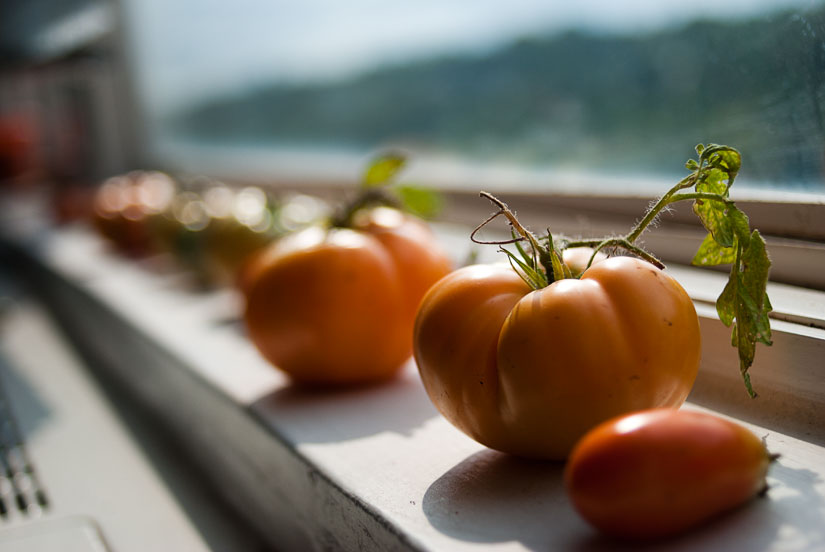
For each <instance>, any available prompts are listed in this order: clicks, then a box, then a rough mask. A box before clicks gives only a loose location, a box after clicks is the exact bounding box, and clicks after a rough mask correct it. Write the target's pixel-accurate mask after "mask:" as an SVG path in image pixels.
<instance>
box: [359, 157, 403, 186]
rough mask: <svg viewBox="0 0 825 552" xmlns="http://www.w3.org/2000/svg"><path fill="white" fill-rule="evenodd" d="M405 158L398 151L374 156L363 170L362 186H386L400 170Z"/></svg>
mask: <svg viewBox="0 0 825 552" xmlns="http://www.w3.org/2000/svg"><path fill="white" fill-rule="evenodd" d="M406 161H407V158H406V157H405V156H404V155H403V154H400V153H395V152H390V153H385V154H383V155H380V156H378V157H377V158H375V159H374V160H373V161H372V162H371V163H370V165H369V167H367V170H366V172H364V180H363V187H365V188H374V187H378V186H386V185H387V184H388V183H389V182H390V181H391V180H392V179H393V178H394V177H395V175H396V174H397V173H398V171H400V170H401V168H402V167H403V166H404V164H405V163H406Z"/></svg>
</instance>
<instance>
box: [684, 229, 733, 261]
mask: <svg viewBox="0 0 825 552" xmlns="http://www.w3.org/2000/svg"><path fill="white" fill-rule="evenodd" d="M735 259H736V249H734V248H733V247H723V246H721V245H719V243H718V242H717V241H716V240H715V239H713V234H708V235H707V236H705V239H704V241H702V245H700V246H699V250H698V251H697V252H696V255H695V256H694V257H693V260H692V261H691V262H690V263H691V264H693V265H696V266H716V265H720V264H730V263H732V262H734V260H735Z"/></svg>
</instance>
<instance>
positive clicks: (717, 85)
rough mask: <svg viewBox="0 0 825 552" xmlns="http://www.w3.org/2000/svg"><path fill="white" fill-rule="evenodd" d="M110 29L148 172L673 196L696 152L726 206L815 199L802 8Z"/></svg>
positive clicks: (821, 146)
mask: <svg viewBox="0 0 825 552" xmlns="http://www.w3.org/2000/svg"><path fill="white" fill-rule="evenodd" d="M126 11H127V15H128V22H129V25H130V28H131V36H132V39H133V44H134V50H135V53H136V60H137V69H138V75H139V87H140V91H141V93H142V97H143V100H144V108H145V110H146V113H147V120H148V121H149V136H150V139H151V140H150V143H151V144H152V146H153V149H154V150H155V151H158V152H170V151H176V150H175V149H174V148H176V147H178V148H181V149H180V151H185V150H184V149H183V148H184V147H185V148H189V150H188V151H192V150H194V149H201V150H203V149H207V150H208V151H215V152H218V153H221V152H222V153H226V154H228V153H230V152H233V151H234V152H240V151H246V152H258V153H263V154H264V155H266V154H268V153H269V152H293V153H295V154H298V153H303V152H326V153H328V154H330V155H332V154H336V155H348V154H352V155H359V156H363V155H364V154H365V153H366V152H370V151H374V150H376V149H378V148H381V147H385V146H389V145H394V146H402V147H406V148H408V149H410V150H412V151H413V152H420V154H421V155H430V156H440V157H447V158H461V159H465V160H469V161H470V162H474V163H485V164H504V165H514V166H519V167H527V168H531V169H532V168H536V169H538V168H540V169H542V170H546V171H557V172H559V173H565V174H566V173H587V174H591V175H607V176H615V175H644V177H645V178H639V179H637V180H635V182H638V183H642V182H644V181H645V179H646V178H647V179H649V178H650V177H655V178H659V177H667V178H671V177H678V176H679V175H680V174H683V172H682V171H681V168H682V166H683V163H684V162H685V160H686V159H687V157H688V156H689V155H690V154H691V153H692V150H693V146H694V145H695V144H697V143H699V142H717V143H725V144H729V145H732V146H734V147H737V148H739V149H740V150H741V151H742V152H743V154H744V161H745V166H744V169H743V173H742V175H741V181H742V183H741V184H739V185H738V186H739V187H741V186H743V185H747V186H753V187H763V188H764V187H768V188H770V187H773V188H775V187H780V188H782V189H785V190H794V191H802V192H814V193H821V192H823V191H825V178H824V177H823V173H824V167H825V4H824V3H823V2H820V1H811V0H800V1H793V0H784V1H779V0H749V1H746V0H738V1H730V2H722V3H720V2H716V1H711V0H692V1H690V2H681V1H679V2H661V0H634V1H627V2H612V1H604V2H597V1H595V0H586V1H585V0H582V1H579V2H561V1H542V0H510V1H508V2H494V1H491V0H480V1H478V0H477V1H473V2H470V1H444V0H422V1H419V2H404V3H395V2H379V1H377V0H350V1H348V2H337V1H334V0H306V1H302V2H278V1H264V0H260V1H255V0H235V1H233V2H221V1H216V0H208V1H203V0H197V1H196V0H181V1H177V2H166V1H164V0H131V1H129V2H127V4H126ZM310 169H311V167H307V170H310ZM607 176H606V177H607ZM606 181H607V180H606ZM629 181H634V180H628V179H627V178H622V179H617V180H616V182H621V183H622V186H627V183H628V182H629Z"/></svg>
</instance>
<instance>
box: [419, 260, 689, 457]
mask: <svg viewBox="0 0 825 552" xmlns="http://www.w3.org/2000/svg"><path fill="white" fill-rule="evenodd" d="M414 354H415V359H416V362H417V363H418V368H419V371H420V373H421V377H422V380H423V382H424V386H425V388H426V390H427V393H428V394H429V396H430V398H431V399H432V401H433V403H434V404H435V405H436V407H437V408H438V409H439V411H441V413H442V414H443V415H444V416H445V417H446V418H447V419H448V420H449V421H450V422H452V423H453V424H454V425H455V426H456V427H458V428H459V429H461V430H462V431H464V432H465V433H467V434H468V435H469V436H470V437H472V438H473V439H475V440H477V441H479V442H480V443H482V444H484V445H486V446H488V447H490V448H494V449H497V450H501V451H504V452H509V453H513V454H517V455H521V456H528V457H537V458H548V459H563V458H565V457H566V456H567V455H568V453H569V452H570V450H571V449H572V447H573V445H574V444H575V442H576V441H577V440H578V439H579V438H580V437H581V436H582V435H583V434H584V433H585V432H586V431H587V430H589V429H590V428H592V427H593V426H595V425H596V424H598V423H599V422H602V421H604V420H606V419H608V418H611V417H613V416H617V415H619V414H623V413H627V412H632V411H635V410H641V409H645V408H651V407H656V406H670V407H677V406H679V405H681V404H682V403H683V402H684V400H685V398H686V397H687V395H688V393H689V391H690V389H691V387H692V385H693V381H694V379H695V377H696V372H697V370H698V367H699V357H700V336H699V321H698V318H697V317H696V311H695V309H694V307H693V303H692V302H691V300H690V298H689V297H688V295H687V293H685V291H684V290H683V289H682V287H681V286H680V285H679V284H678V283H677V282H676V281H675V280H673V279H672V278H671V277H670V276H668V275H667V274H665V273H664V272H662V271H661V270H659V269H657V268H655V267H654V266H653V265H651V264H649V263H647V262H644V261H641V260H638V259H634V258H630V257H614V258H611V259H608V260H605V261H601V262H599V263H597V264H595V265H593V266H592V267H591V268H589V269H588V270H587V271H585V273H584V274H583V275H582V277H581V279H579V280H577V279H564V280H559V281H556V282H554V283H552V284H551V285H549V286H547V287H545V288H543V289H539V290H537V291H531V289H530V288H529V287H528V286H527V285H526V284H525V283H524V282H522V280H521V279H520V278H519V276H518V275H517V274H516V273H515V272H514V271H513V270H512V269H510V267H508V266H506V265H487V266H484V265H478V266H471V267H466V268H463V269H459V270H457V271H456V272H454V273H452V274H450V275H449V276H447V277H446V278H444V279H442V280H441V281H440V282H438V284H436V285H435V286H433V288H432V289H431V290H430V291H429V292H428V293H427V295H426V296H425V298H424V300H423V301H422V303H421V307H420V310H419V314H418V318H417V320H416V325H415V337H414Z"/></svg>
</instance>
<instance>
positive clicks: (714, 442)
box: [564, 409, 774, 540]
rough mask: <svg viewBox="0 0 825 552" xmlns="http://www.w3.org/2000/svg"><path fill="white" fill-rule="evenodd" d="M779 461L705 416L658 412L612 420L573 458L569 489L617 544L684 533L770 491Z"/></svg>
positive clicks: (740, 432)
mask: <svg viewBox="0 0 825 552" xmlns="http://www.w3.org/2000/svg"><path fill="white" fill-rule="evenodd" d="M773 458H774V457H772V456H771V455H770V454H769V453H768V451H767V449H766V448H765V445H764V444H763V443H762V441H761V440H760V439H759V438H758V437H757V436H756V435H754V434H753V433H751V432H750V431H748V430H747V429H745V428H744V427H742V426H740V425H738V424H735V423H733V422H730V421H728V420H725V419H723V418H720V417H718V416H714V415H712V414H706V413H703V412H697V411H690V410H672V409H652V410H646V411H642V412H638V413H636V414H630V415H627V416H622V417H618V418H614V419H612V420H608V421H606V422H604V423H602V424H601V425H599V426H597V427H595V428H594V429H593V430H591V431H590V432H589V433H587V434H586V435H585V436H584V437H583V438H582V439H581V441H579V443H578V444H577V445H576V447H575V448H574V449H573V452H572V453H571V456H570V460H569V462H568V464H567V468H566V470H565V476H564V477H565V486H566V488H567V493H568V494H569V496H570V499H571V500H572V502H573V505H574V506H575V507H576V509H577V510H578V511H579V513H580V514H581V515H582V517H584V518H585V519H586V520H587V521H589V522H590V523H591V524H593V525H594V526H595V527H597V528H598V529H600V530H601V531H603V532H604V533H607V534H609V535H611V536H615V537H619V538H624V539H633V540H651V539H657V538H662V537H666V536H669V535H673V534H676V533H679V532H682V531H684V530H686V529H689V528H690V527H693V526H696V525H699V524H701V523H702V522H704V521H706V520H708V519H710V518H712V517H714V516H716V515H718V514H720V513H722V512H725V511H727V510H731V509H733V508H735V507H736V506H739V505H741V504H743V503H745V502H746V501H748V500H749V499H751V498H753V497H754V496H756V495H758V494H760V493H762V492H764V491H765V490H766V489H767V483H766V481H765V476H766V474H767V471H768V466H769V465H770V463H771V461H772V459H773Z"/></svg>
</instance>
